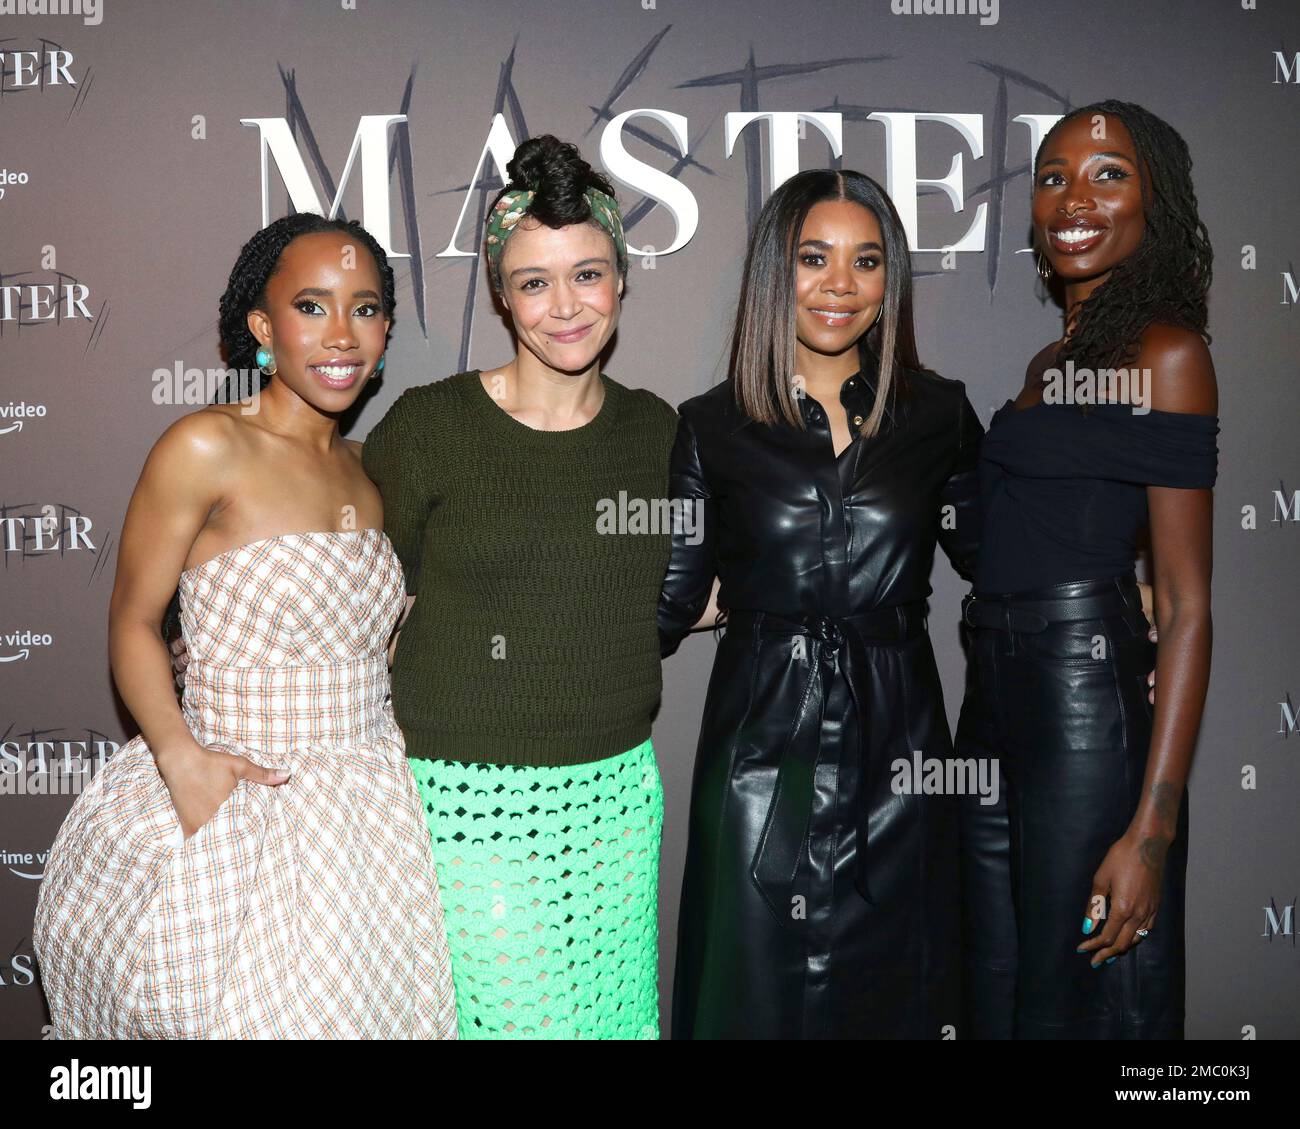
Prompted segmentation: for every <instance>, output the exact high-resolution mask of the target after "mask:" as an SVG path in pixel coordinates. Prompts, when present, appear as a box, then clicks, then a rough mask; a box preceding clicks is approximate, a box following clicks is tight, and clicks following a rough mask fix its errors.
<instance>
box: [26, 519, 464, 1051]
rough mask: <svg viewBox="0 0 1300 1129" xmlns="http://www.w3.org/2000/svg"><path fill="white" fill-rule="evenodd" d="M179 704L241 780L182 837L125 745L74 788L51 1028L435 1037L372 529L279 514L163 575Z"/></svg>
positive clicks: (59, 884)
mask: <svg viewBox="0 0 1300 1129" xmlns="http://www.w3.org/2000/svg"><path fill="white" fill-rule="evenodd" d="M180 599H181V623H182V629H183V631H184V636H185V642H186V645H187V647H188V650H189V655H190V661H189V666H188V668H187V670H186V680H185V695H184V703H183V712H184V716H185V720H186V723H187V724H188V725H189V727H190V729H191V730H192V732H193V733H194V736H195V738H196V739H197V740H198V741H199V743H200V744H203V745H205V746H207V747H209V748H218V749H224V750H226V751H228V752H232V753H237V754H240V755H242V756H245V757H248V758H249V759H250V760H252V761H253V762H255V763H256V764H259V765H262V766H264V767H267V768H281V769H284V770H287V771H288V772H289V773H290V778H289V781H288V782H287V783H285V784H282V785H280V786H278V787H273V788H272V787H266V786H263V785H260V784H256V783H250V782H248V781H245V780H241V781H240V782H239V783H238V784H237V785H236V787H235V790H234V792H233V793H232V794H231V796H230V798H229V799H228V800H226V801H225V803H223V804H222V805H221V807H220V808H219V809H218V810H217V812H216V814H215V815H214V816H213V817H212V819H211V820H209V821H208V822H207V823H205V824H204V825H203V826H202V827H201V828H200V829H199V830H198V832H197V833H196V834H194V835H193V836H191V837H190V838H189V839H187V840H184V841H182V837H181V834H180V824H179V822H178V820H177V816H176V811H175V808H174V807H173V805H172V801H171V798H170V796H169V794H168V790H167V787H166V785H165V784H164V782H163V779H162V777H161V776H160V775H159V773H158V770H157V769H156V767H155V763H154V758H153V755H152V754H151V753H150V751H149V748H148V747H147V746H146V745H145V743H144V741H143V739H142V738H140V737H136V738H135V739H134V740H132V741H130V742H129V743H128V744H126V745H124V746H123V747H122V749H120V750H119V751H118V752H117V753H116V754H114V756H113V757H112V758H111V759H110V760H109V762H108V763H107V764H106V765H105V766H104V768H103V769H102V770H101V771H100V772H99V773H98V774H97V775H96V776H95V778H94V780H93V781H92V782H91V783H90V785H89V786H88V787H87V788H86V790H85V791H84V792H83V793H82V794H81V795H80V796H79V797H78V798H77V800H76V802H75V803H74V804H73V807H72V810H71V811H70V812H69V814H68V818H67V820H66V821H65V822H64V824H63V826H62V828H61V829H60V831H59V834H58V837H57V838H56V839H55V842H54V845H53V848H52V850H51V853H50V859H49V865H48V866H47V868H46V872H45V878H44V881H43V882H42V885H41V891H40V901H39V904H38V906H37V914H36V922H35V933H34V937H35V946H36V950H37V955H38V958H39V962H40V968H41V972H42V978H43V982H44V985H45V991H46V994H47V997H48V999H49V1004H50V1012H51V1016H52V1019H53V1028H54V1032H55V1034H56V1035H57V1036H59V1037H60V1038H150V1037H161V1038H169V1037H170V1038H179V1037H213V1038H221V1037H227V1038H256V1037H276V1038H284V1037H290V1038H292V1037H302V1038H322V1037H362V1038H365V1037H398V1038H402V1037H410V1038H435V1037H447V1036H453V1035H454V1034H455V1007H454V1003H453V995H452V987H451V979H450V968H449V959H448V952H447V941H446V935H445V933H444V931H443V919H442V908H441V904H440V901H439V892H438V886H437V877H436V872H435V869H434V863H433V858H432V855H431V852H430V843H429V837H428V834H427V832H426V831H425V827H424V820H423V811H422V808H421V805H420V801H419V799H418V796H417V794H416V790H415V784H414V781H413V779H412V776H411V773H410V770H409V769H408V767H407V764H406V758H405V754H404V749H403V745H402V738H401V734H400V732H399V730H398V728H397V726H396V724H395V723H394V720H393V715H392V709H391V706H390V705H389V702H388V684H389V681H388V667H387V662H386V655H385V648H386V645H387V642H388V637H389V634H390V632H391V630H392V627H393V625H394V623H395V622H396V621H397V618H398V615H399V613H400V611H401V608H402V603H403V589H402V570H401V566H400V564H399V563H398V561H397V558H396V557H395V555H394V553H393V550H392V548H391V546H390V545H389V543H388V539H387V538H386V537H385V536H384V534H383V533H382V532H380V531H379V530H376V529H361V530H355V531H351V532H314V533H290V534H283V535H281V536H277V537H271V538H267V539H266V540H262V541H257V542H254V543H252V544H248V545H244V546H241V547H239V548H236V549H233V550H231V551H229V552H226V553H223V554H221V555H220V556H218V557H215V558H213V559H211V560H209V561H207V562H206V563H204V564H201V565H199V566H198V567H196V568H192V569H189V570H187V571H185V572H183V573H182V574H181V580H180Z"/></svg>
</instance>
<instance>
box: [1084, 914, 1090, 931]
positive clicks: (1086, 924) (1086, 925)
mask: <svg viewBox="0 0 1300 1129" xmlns="http://www.w3.org/2000/svg"><path fill="white" fill-rule="evenodd" d="M1083 931H1084V932H1085V933H1091V932H1092V918H1090V917H1085V918H1084V919H1083Z"/></svg>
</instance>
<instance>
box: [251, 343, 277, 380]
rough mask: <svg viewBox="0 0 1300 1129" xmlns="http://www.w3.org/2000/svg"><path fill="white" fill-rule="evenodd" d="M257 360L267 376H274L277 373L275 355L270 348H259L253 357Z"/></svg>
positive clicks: (258, 365)
mask: <svg viewBox="0 0 1300 1129" xmlns="http://www.w3.org/2000/svg"><path fill="white" fill-rule="evenodd" d="M253 360H255V361H256V362H257V367H258V368H260V369H261V370H262V373H263V374H264V375H265V376H274V375H275V374H276V371H277V369H276V364H275V357H274V356H273V355H272V354H271V352H270V350H268V349H258V351H257V355H256V356H255V357H254V358H253Z"/></svg>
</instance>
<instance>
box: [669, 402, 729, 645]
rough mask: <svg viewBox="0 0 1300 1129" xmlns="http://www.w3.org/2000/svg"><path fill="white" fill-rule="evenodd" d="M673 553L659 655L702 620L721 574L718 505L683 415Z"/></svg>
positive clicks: (674, 481) (674, 475)
mask: <svg viewBox="0 0 1300 1129" xmlns="http://www.w3.org/2000/svg"><path fill="white" fill-rule="evenodd" d="M668 494H669V498H670V499H671V508H672V513H673V536H672V553H671V556H670V557H669V561H668V571H667V573H666V574H665V576H664V583H663V589H662V591H661V593H660V596H659V613H658V620H659V651H660V654H661V656H667V655H671V654H672V653H673V652H674V651H676V650H677V648H678V647H679V646H680V645H681V641H682V640H683V639H684V638H686V636H687V634H689V632H690V630H691V628H692V627H693V626H694V625H695V624H696V623H697V622H698V621H699V618H700V616H701V615H703V614H704V609H705V607H706V606H707V605H708V602H709V593H710V591H711V590H712V588H713V577H714V574H715V571H716V562H715V559H714V536H715V533H716V530H715V528H714V522H715V503H714V499H713V496H712V492H711V490H710V488H709V484H708V481H707V480H706V479H705V476H704V470H703V468H702V467H701V465H700V452H699V440H698V437H697V435H696V432H695V428H694V427H693V426H692V425H691V423H690V420H689V419H688V418H687V417H686V415H685V414H683V415H682V416H681V417H680V418H679V420H678V423H677V438H676V440H675V441H674V443H673V451H672V456H671V458H670V462H669V480H668Z"/></svg>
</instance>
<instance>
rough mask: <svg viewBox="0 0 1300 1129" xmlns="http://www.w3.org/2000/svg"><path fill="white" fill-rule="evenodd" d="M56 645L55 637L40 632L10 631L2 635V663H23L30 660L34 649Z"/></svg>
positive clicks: (0, 661)
mask: <svg viewBox="0 0 1300 1129" xmlns="http://www.w3.org/2000/svg"><path fill="white" fill-rule="evenodd" d="M53 644H54V636H53V635H45V634H42V633H41V632H39V631H8V632H5V633H4V634H2V635H0V663H15V662H23V661H24V660H25V659H27V658H29V657H30V656H31V653H32V648H34V647H49V646H52V645H53Z"/></svg>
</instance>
